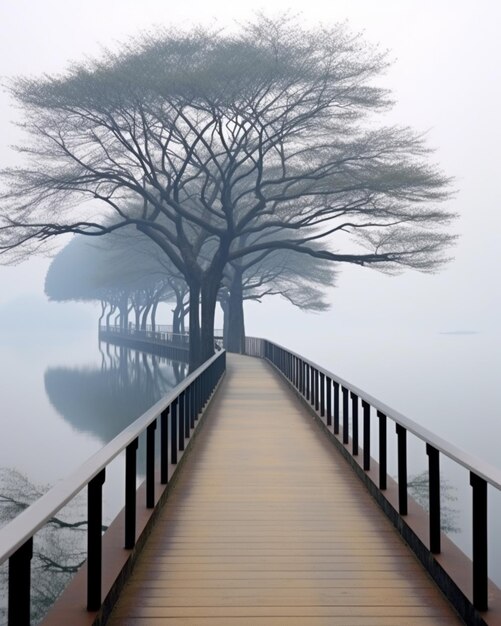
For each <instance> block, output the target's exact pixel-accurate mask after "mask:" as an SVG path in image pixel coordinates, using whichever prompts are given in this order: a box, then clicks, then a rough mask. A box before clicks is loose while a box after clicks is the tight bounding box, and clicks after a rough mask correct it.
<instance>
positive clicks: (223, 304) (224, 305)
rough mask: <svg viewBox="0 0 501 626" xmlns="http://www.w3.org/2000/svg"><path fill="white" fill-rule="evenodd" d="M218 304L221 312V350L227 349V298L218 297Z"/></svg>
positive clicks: (224, 296) (225, 296)
mask: <svg viewBox="0 0 501 626" xmlns="http://www.w3.org/2000/svg"><path fill="white" fill-rule="evenodd" d="M219 304H220V305H221V309H222V311H223V348H224V349H225V350H227V349H228V296H227V295H226V294H225V295H220V296H219Z"/></svg>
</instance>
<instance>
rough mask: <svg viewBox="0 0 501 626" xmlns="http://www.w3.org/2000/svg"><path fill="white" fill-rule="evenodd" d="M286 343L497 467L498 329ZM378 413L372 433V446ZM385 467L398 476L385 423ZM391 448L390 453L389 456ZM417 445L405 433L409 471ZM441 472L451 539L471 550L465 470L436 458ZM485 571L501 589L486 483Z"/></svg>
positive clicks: (418, 456)
mask: <svg viewBox="0 0 501 626" xmlns="http://www.w3.org/2000/svg"><path fill="white" fill-rule="evenodd" d="M291 348H292V349H295V350H296V351H297V352H299V353H300V354H304V355H305V356H309V357H310V358H311V359H312V360H313V361H315V362H316V363H319V364H322V365H323V366H324V367H326V368H327V369H330V370H331V371H332V372H334V373H337V374H338V375H339V376H341V377H342V378H344V379H346V380H347V381H349V382H351V383H353V384H354V385H356V386H357V387H360V388H361V389H364V390H366V391H367V392H368V393H370V394H372V395H373V396H375V397H376V398H378V399H379V400H381V401H383V402H385V403H386V404H388V405H389V406H390V407H393V408H395V409H396V410H398V411H400V412H401V413H403V414H404V415H406V416H407V417H409V418H410V419H412V420H414V421H415V422H417V423H419V424H421V425H422V426H424V427H426V428H428V429H430V430H431V431H432V432H435V433H436V434H437V435H440V436H441V437H443V438H444V439H446V440H448V441H450V442H451V443H453V444H455V445H456V446H458V447H459V448H462V449H463V450H465V451H467V452H469V453H471V454H473V455H475V456H477V457H478V458H479V459H482V460H484V461H488V462H489V463H490V464H492V465H493V466H495V467H497V468H501V452H500V450H501V447H500V442H501V402H500V400H501V397H500V394H501V334H500V333H497V332H496V333H485V334H484V333H482V334H480V333H479V334H439V333H424V332H422V333H408V332H403V331H402V332H397V331H395V332H392V331H389V330H382V331H381V333H374V332H373V331H371V332H369V331H367V332H365V333H364V331H363V329H360V328H357V329H356V332H353V333H350V332H349V331H348V332H346V330H340V329H336V328H333V329H332V332H331V334H330V336H329V340H328V341H324V342H318V343H317V344H315V345H309V342H308V340H307V337H301V336H296V337H295V338H294V340H293V341H292V342H291ZM376 421H377V418H376V417H375V416H373V418H372V425H373V428H372V430H371V435H372V438H373V441H374V446H377V425H376V424H375V422H376ZM388 439H389V441H388V447H389V454H390V455H391V457H390V459H389V466H388V471H389V473H390V474H392V475H393V476H395V475H396V473H397V469H396V462H395V460H396V459H395V456H396V455H395V451H396V436H395V433H394V428H393V426H391V423H389V425H388ZM392 452H393V454H391V453H392ZM427 462H428V461H427V456H426V451H425V446H424V444H423V443H422V442H420V441H418V440H416V439H414V438H413V437H412V436H410V437H409V474H410V476H411V477H419V475H420V474H421V472H423V471H425V470H426V469H427ZM441 473H442V478H443V481H444V485H443V487H444V488H445V489H444V491H445V492H446V494H447V499H446V501H445V502H443V505H445V506H446V507H447V508H448V510H449V512H448V514H447V519H448V522H449V524H450V525H451V526H453V527H454V530H455V532H452V533H449V535H450V538H451V539H452V540H453V541H454V542H455V543H457V544H458V545H459V546H460V547H461V549H462V550H464V551H465V552H466V553H467V554H470V555H471V488H470V484H469V474H468V472H467V471H465V470H463V469H461V468H459V467H458V466H457V465H456V464H455V463H452V462H450V461H448V459H444V458H443V457H442V460H441ZM488 499H489V503H488V506H489V575H490V576H491V577H492V578H493V579H494V580H495V581H496V582H497V584H498V585H500V586H501V541H500V539H501V526H500V523H499V520H500V519H501V494H500V493H499V492H498V491H497V490H494V489H491V488H489V492H488Z"/></svg>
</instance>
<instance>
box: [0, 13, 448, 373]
mask: <svg viewBox="0 0 501 626" xmlns="http://www.w3.org/2000/svg"><path fill="white" fill-rule="evenodd" d="M385 66H386V59H385V56H384V54H382V53H380V52H378V51H377V49H373V48H371V47H370V46H368V45H367V44H365V43H364V41H363V40H362V38H361V37H360V36H358V35H354V34H352V33H350V32H349V31H348V30H347V28H345V27H344V26H334V27H328V28H327V27H318V28H314V29H311V30H309V29H306V28H305V27H303V26H299V25H298V24H297V23H295V22H294V21H293V20H292V21H291V20H288V19H282V18H278V19H277V20H270V19H267V18H266V17H263V16H258V17H257V18H255V19H254V20H253V21H252V22H251V23H248V24H244V25H243V26H242V28H241V30H240V31H239V32H238V33H236V34H231V33H225V32H213V31H211V30H210V29H206V30H204V29H194V30H192V31H190V32H187V33H181V34H180V33H179V32H174V31H173V32H166V33H162V34H160V35H158V36H154V37H150V36H143V37H141V38H139V39H136V40H133V41H131V42H130V43H129V44H126V45H124V46H122V47H121V48H120V50H118V51H117V52H111V51H109V52H106V53H104V54H103V55H102V57H101V58H100V59H98V60H95V61H88V62H85V63H81V64H77V65H73V66H71V67H70V68H69V69H68V71H67V72H66V73H65V74H63V75H58V76H44V77H42V78H34V79H32V78H30V79H28V78H21V79H18V80H16V81H14V83H13V84H12V86H11V92H12V94H13V95H14V97H15V99H16V100H17V102H18V103H19V104H20V106H21V107H22V108H23V109H24V114H25V130H26V132H27V133H28V139H27V141H26V142H25V144H24V145H23V146H22V147H21V148H20V150H22V151H23V152H24V153H25V155H26V157H27V164H26V165H25V166H22V167H20V168H14V169H11V170H9V171H7V172H5V173H4V182H5V184H6V187H7V188H6V190H5V193H4V195H3V199H2V203H1V217H0V220H1V221H0V233H1V237H0V246H1V249H2V250H3V251H4V252H5V253H10V255H14V256H15V255H17V254H19V251H20V250H21V249H23V250H31V251H32V250H34V249H37V248H38V247H39V246H40V245H42V244H43V243H44V242H45V241H46V240H48V239H50V238H52V237H53V236H56V235H59V234H61V233H66V232H76V233H83V234H86V235H102V234H106V233H108V232H111V231H113V230H116V229H119V228H122V227H124V226H128V225H131V224H132V225H135V226H136V227H137V228H138V229H139V230H140V231H141V232H142V233H144V234H146V235H147V236H148V237H150V238H151V239H152V240H153V241H155V243H157V245H158V246H159V247H160V248H161V249H162V250H163V251H164V253H165V254H167V255H168V256H169V258H170V260H171V261H172V263H173V264H174V266H175V267H176V268H177V270H178V271H179V272H180V273H181V274H182V275H183V277H184V279H185V280H186V282H187V284H188V286H189V288H190V334H191V338H192V342H191V351H192V352H191V359H192V361H193V362H194V363H198V362H200V361H201V360H203V359H205V358H207V357H208V356H209V355H210V354H211V353H212V351H213V326H214V311H215V305H216V299H217V294H218V291H219V289H220V286H221V282H222V278H223V273H224V270H225V267H226V265H227V264H228V263H229V262H234V261H236V260H238V259H240V258H243V257H245V256H248V255H249V254H254V253H258V252H261V251H266V250H270V249H284V250H293V251H296V252H301V253H302V254H309V255H311V256H313V257H316V258H321V259H326V260H332V261H336V262H348V263H357V264H361V265H366V266H373V267H377V268H386V269H387V270H389V271H395V270H398V269H399V268H402V267H411V268H415V269H418V270H425V271H426V270H432V269H434V268H436V267H438V266H439V265H440V264H441V263H443V262H444V260H446V254H445V253H444V250H445V249H446V248H447V245H448V244H449V243H450V242H451V240H452V237H451V235H450V234H448V232H447V230H446V229H444V226H445V225H446V224H447V223H448V222H449V221H450V219H451V217H452V215H451V214H450V213H448V212H447V211H446V210H444V209H442V208H441V207H440V206H439V205H440V202H441V201H443V200H444V199H446V198H447V197H448V189H449V181H448V180H447V178H446V177H444V176H443V175H442V174H441V172H440V171H439V170H438V169H437V168H436V167H435V166H434V165H433V164H430V162H429V154H428V152H429V151H428V149H427V148H426V146H425V144H424V142H423V140H422V138H421V137H419V136H417V135H416V134H415V133H413V132H412V131H411V130H409V129H408V128H396V127H385V126H383V125H381V123H380V122H379V121H378V119H377V117H376V116H374V115H373V114H377V113H378V112H380V111H383V110H385V109H387V108H388V106H389V105H390V100H389V97H388V94H387V93H386V92H385V91H384V90H382V89H380V88H378V87H377V86H375V84H374V80H375V78H377V76H378V74H379V73H380V72H381V71H382V70H384V69H385ZM138 201H139V202H140V203H141V206H142V210H141V213H140V214H139V215H138V214H137V212H136V211H133V212H130V211H129V207H131V206H133V205H137V202H138ZM256 235H259V237H256ZM243 241H245V242H247V243H246V244H245V245H242V242H243ZM249 242H250V243H249ZM313 244H315V245H313ZM200 301H201V320H200V319H199V302H200Z"/></svg>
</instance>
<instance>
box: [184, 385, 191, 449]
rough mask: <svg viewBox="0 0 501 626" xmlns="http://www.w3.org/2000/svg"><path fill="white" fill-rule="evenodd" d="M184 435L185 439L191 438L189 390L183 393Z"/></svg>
mask: <svg viewBox="0 0 501 626" xmlns="http://www.w3.org/2000/svg"><path fill="white" fill-rule="evenodd" d="M184 405H185V406H184V433H185V436H186V439H189V438H190V437H191V406H190V388H189V387H188V388H187V389H186V391H185V392H184Z"/></svg>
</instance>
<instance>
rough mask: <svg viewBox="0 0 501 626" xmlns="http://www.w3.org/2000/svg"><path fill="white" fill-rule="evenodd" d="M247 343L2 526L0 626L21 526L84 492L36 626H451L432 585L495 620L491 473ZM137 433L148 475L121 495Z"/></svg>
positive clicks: (25, 577) (352, 393) (27, 532)
mask: <svg viewBox="0 0 501 626" xmlns="http://www.w3.org/2000/svg"><path fill="white" fill-rule="evenodd" d="M246 347H247V353H248V355H250V356H237V355H229V356H228V366H227V368H226V364H225V361H226V353H225V352H223V351H220V352H218V353H217V354H216V355H215V356H214V357H212V359H210V360H209V361H208V362H207V363H205V364H204V365H203V366H202V367H200V368H199V369H198V370H196V371H195V372H193V373H192V374H190V375H189V376H188V377H187V378H186V379H185V380H184V381H182V382H181V383H180V384H179V385H178V386H177V387H176V388H175V389H174V390H172V391H171V392H170V393H168V394H167V395H166V396H165V397H164V398H163V399H162V400H160V401H159V402H158V403H157V404H156V405H155V406H153V407H152V408H151V409H149V410H148V411H147V412H146V413H145V414H144V415H143V416H142V417H141V418H139V419H138V420H137V421H136V422H135V423H134V424H132V425H131V426H129V427H128V428H126V429H125V430H124V431H122V432H121V433H120V434H119V435H118V436H117V437H116V438H115V439H114V440H113V441H111V442H110V443H109V444H108V445H106V446H105V447H104V448H103V449H102V450H101V451H100V452H99V453H97V454H96V455H95V456H94V457H92V458H91V459H89V461H88V462H87V463H86V464H85V465H84V466H82V467H81V468H80V469H79V470H78V471H77V472H76V473H75V474H74V475H73V476H71V477H69V478H68V479H67V480H65V481H64V482H62V483H60V484H59V485H56V487H54V488H53V489H52V490H51V491H50V492H49V493H47V494H46V495H45V496H43V497H42V498H41V499H40V500H39V501H38V502H36V503H35V504H34V505H33V506H32V507H30V508H29V509H28V510H26V511H25V512H23V513H22V514H21V515H20V516H19V517H18V518H16V519H15V520H14V521H13V522H12V523H11V524H10V525H9V526H7V527H5V528H4V529H2V530H0V558H1V559H2V560H5V559H6V558H9V557H10V559H9V563H10V589H9V620H10V621H9V623H10V624H11V625H13V624H16V626H18V625H23V624H27V623H29V564H30V554H31V549H32V537H33V535H34V534H35V533H36V532H37V530H38V529H39V528H41V527H42V526H43V524H44V523H46V521H47V520H48V519H49V518H50V517H51V516H53V515H54V514H55V513H56V512H57V511H58V510H59V509H60V508H61V507H62V506H63V505H64V504H65V503H66V502H68V501H69V500H70V499H71V498H72V497H73V496H74V495H75V494H76V493H77V492H78V491H79V490H80V489H82V488H83V487H84V486H86V485H88V498H89V515H88V520H89V528H88V535H89V544H88V560H87V564H86V565H85V566H84V567H83V568H82V569H81V570H80V571H79V573H78V574H77V575H76V576H75V577H74V579H73V580H72V582H71V583H70V586H69V587H68V589H67V590H66V592H65V593H64V594H63V595H62V597H61V598H60V600H59V601H58V602H56V604H55V606H54V607H53V609H52V610H51V612H50V613H49V615H48V616H47V618H46V620H45V621H44V624H46V625H58V626H60V625H61V624H71V625H72V626H78V625H79V624H92V623H96V624H97V623H105V622H106V621H107V620H108V623H109V624H113V625H127V626H129V625H130V624H137V625H138V626H139V625H141V626H146V625H148V626H150V625H152V626H157V625H158V626H160V625H164V624H165V625H166V624H176V626H177V625H179V624H183V625H184V624H186V625H195V624H196V625H197V626H198V625H200V626H209V625H210V626H212V625H214V626H215V625H216V624H217V625H218V626H219V625H220V624H221V625H223V626H224V625H228V626H230V625H231V626H240V625H241V626H243V625H244V624H245V625H247V624H256V625H263V626H264V625H270V626H273V625H274V624H277V625H278V624H284V623H286V624H288V625H289V624H290V625H292V626H295V625H299V624H301V625H305V626H306V625H308V626H309V625H311V626H324V625H325V626H327V625H329V626H331V625H334V624H340V625H343V626H349V625H350V624H353V625H354V624H364V625H371V624H372V625H376V624H378V625H384V626H391V625H392V624H394V625H397V624H398V625H399V626H401V625H406V626H407V625H411V626H412V625H418V624H421V625H424V624H437V625H438V624H440V625H442V624H454V623H460V621H461V620H460V619H459V618H458V617H457V615H456V613H455V612H454V610H453V608H451V604H449V602H447V600H446V599H445V598H444V596H443V595H442V593H441V592H440V590H439V587H440V589H441V590H442V592H443V593H444V594H445V595H446V596H447V597H448V599H449V600H450V602H451V603H452V606H454V607H455V609H456V610H457V611H458V612H459V614H460V615H461V617H462V618H463V620H464V621H466V622H467V623H470V624H482V623H487V624H498V623H501V621H500V620H501V602H500V600H501V594H500V591H499V589H498V588H497V587H495V586H494V585H493V584H492V583H491V582H490V581H489V580H488V577H487V484H488V483H489V484H491V485H492V486H493V487H495V488H496V489H500V488H501V472H499V471H498V470H496V469H493V468H492V467H489V466H487V465H486V464H483V463H482V462H480V461H478V460H476V459H473V458H471V457H470V456H468V455H466V454H464V453H463V452H461V451H460V450H457V449H456V448H454V447H453V446H451V445H449V444H448V443H447V442H445V441H443V440H441V439H440V438H438V437H436V436H434V435H433V434H432V433H430V432H429V431H426V430H425V429H422V428H421V427H420V426H419V425H417V424H415V423H414V422H411V421H410V420H408V419H407V418H405V417H404V416H402V415H400V414H399V413H397V412H395V411H393V410H391V409H390V408H389V407H387V406H385V405H383V404H382V403H380V402H379V401H377V400H376V399H374V398H372V397H370V396H368V395H367V394H365V393H364V392H363V391H361V390H359V389H357V388H355V387H353V386H352V385H350V384H348V383H347V382H346V381H343V380H341V379H340V378H338V377H336V376H334V375H333V374H331V373H330V372H328V371H326V370H324V369H322V368H320V367H318V366H316V365H315V364H313V363H311V362H309V361H308V360H306V359H303V358H302V357H300V356H299V355H296V354H293V353H291V352H289V351H287V350H285V349H283V348H281V347H279V346H276V345H275V344H272V343H271V342H267V341H264V340H260V339H248V340H247V346H246ZM252 356H253V357H261V358H251V357H252ZM224 374H226V375H225V376H224ZM202 414H203V417H204V420H203V422H200V420H199V417H200V416H201V415H202ZM375 419H376V420H377V424H378V435H379V436H378V437H377V438H376V439H377V441H376V444H377V445H375V442H374V441H371V429H370V423H371V421H372V420H375ZM391 421H392V422H395V424H396V432H397V465H398V477H397V480H396V481H394V480H393V479H392V478H391V477H390V476H388V474H387V452H388V451H387V440H388V439H387V426H388V422H391ZM157 422H158V426H159V428H158V431H159V433H158V434H156V427H157ZM202 424H203V428H200V426H201V425H202ZM142 432H146V440H147V461H146V466H147V472H146V480H145V483H144V484H143V485H142V486H141V487H140V488H139V490H138V491H137V492H136V448H137V438H138V436H139V435H140V434H141V433H142ZM409 434H411V435H413V436H416V437H418V438H419V439H421V440H423V441H424V442H425V443H426V452H427V455H428V459H429V511H430V513H429V514H428V513H426V512H425V510H424V509H422V508H421V507H419V506H418V504H417V503H416V502H414V501H413V500H412V499H411V498H410V497H409V495H408V488H407V482H408V480H407V438H408V435H409ZM193 435H197V436H196V438H195V437H194V436H193ZM155 439H157V440H159V442H160V450H161V454H160V462H159V467H158V468H156V467H155V453H154V452H155ZM360 444H363V446H361V445H360ZM122 450H126V470H125V508H124V510H123V511H122V512H121V513H120V515H119V516H118V517H117V519H116V520H115V521H114V522H113V524H112V525H111V527H110V528H109V530H108V531H107V532H106V533H105V534H104V536H103V537H102V536H101V530H100V528H101V488H102V484H103V481H104V479H105V468H106V466H107V465H108V464H109V463H110V461H111V460H112V459H113V458H115V456H116V455H117V454H119V453H120V451H122ZM188 450H190V451H191V453H190V454H189V455H186V452H187V451H188ZM444 454H445V455H446V456H447V457H449V458H450V459H452V460H453V461H455V462H456V463H458V464H459V465H460V466H462V467H464V468H466V469H467V470H468V471H469V472H470V482H471V486H472V491H473V506H472V511H473V561H470V560H469V559H468V558H467V557H466V556H465V555H464V554H463V553H462V552H460V550H459V549H458V548H457V547H455V545H454V544H453V543H452V542H451V541H450V540H449V539H448V538H447V537H446V536H445V535H444V534H443V533H442V532H441V530H440V526H441V519H440V513H441V503H440V468H439V465H440V463H439V462H440V458H441V456H442V455H444ZM376 459H377V461H378V462H376ZM359 479H361V480H359ZM136 501H137V507H136ZM378 505H379V506H378ZM385 514H386V515H385ZM402 537H403V539H404V540H405V543H404V541H402ZM406 544H407V545H406ZM124 545H125V548H124ZM416 556H417V559H416ZM423 566H424V567H423ZM426 570H427V571H426ZM428 574H429V575H430V576H431V577H430V576H429V575H428ZM432 579H433V580H434V581H435V582H433V580H432ZM124 583H126V585H127V586H126V587H125V591H124V593H122V590H123V588H124ZM85 604H87V608H88V612H85V611H83V610H82V608H83V607H84V606H85ZM108 618H109V619H108Z"/></svg>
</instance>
